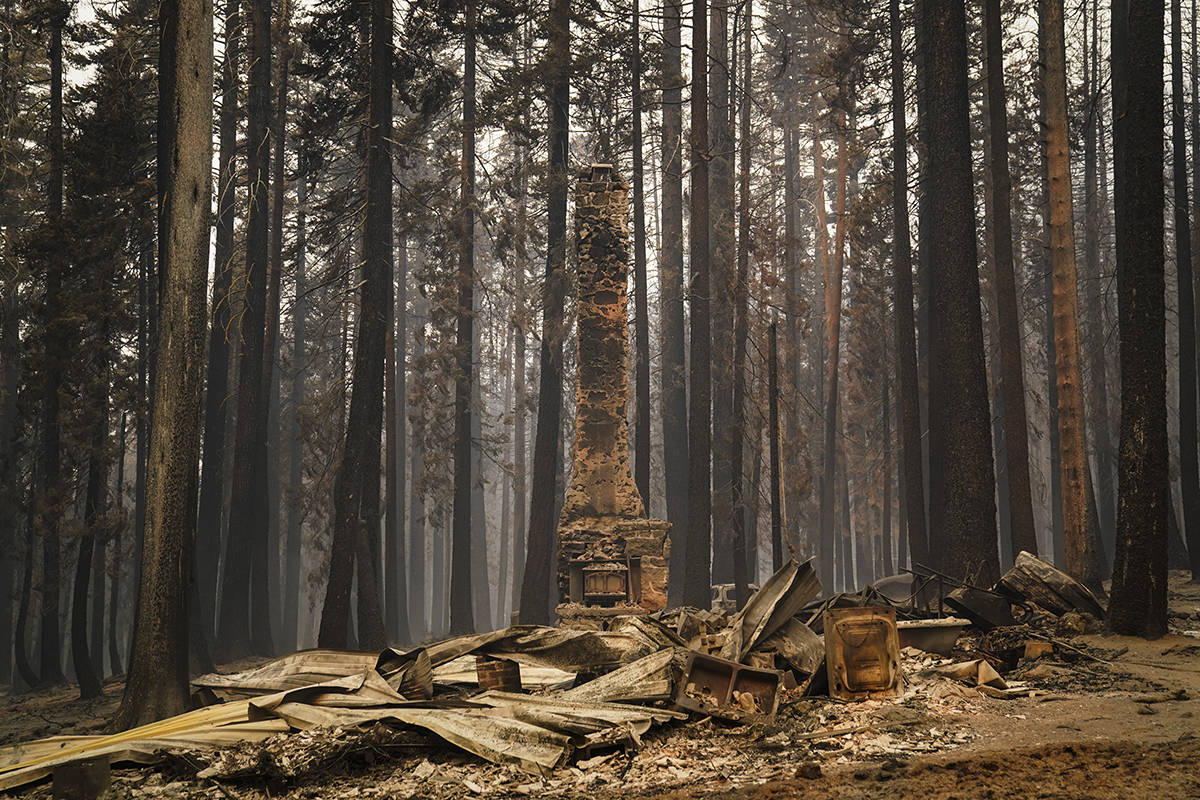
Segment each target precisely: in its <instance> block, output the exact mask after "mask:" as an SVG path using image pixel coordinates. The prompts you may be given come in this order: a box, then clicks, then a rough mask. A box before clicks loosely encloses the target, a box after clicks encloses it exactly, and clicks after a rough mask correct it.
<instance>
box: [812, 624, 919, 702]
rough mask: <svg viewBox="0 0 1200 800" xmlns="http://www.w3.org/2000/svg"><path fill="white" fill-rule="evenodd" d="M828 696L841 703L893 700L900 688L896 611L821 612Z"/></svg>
mask: <svg viewBox="0 0 1200 800" xmlns="http://www.w3.org/2000/svg"><path fill="white" fill-rule="evenodd" d="M824 628H825V668H826V672H827V673H828V675H829V695H830V696H831V697H837V698H840V699H842V700H865V699H867V698H872V697H876V698H879V697H893V696H895V694H896V691H897V689H898V688H899V686H900V680H901V675H900V638H899V636H898V634H897V631H896V609H894V608H891V607H885V606H866V607H863V608H835V609H830V610H829V611H826V612H825V616H824Z"/></svg>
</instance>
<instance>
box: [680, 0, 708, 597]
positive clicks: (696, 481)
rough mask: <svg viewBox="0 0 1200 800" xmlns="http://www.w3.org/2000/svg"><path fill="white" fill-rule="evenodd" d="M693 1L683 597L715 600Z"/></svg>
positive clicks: (701, 92) (700, 61) (701, 39)
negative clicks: (689, 285) (689, 310)
mask: <svg viewBox="0 0 1200 800" xmlns="http://www.w3.org/2000/svg"><path fill="white" fill-rule="evenodd" d="M707 5H708V4H707V2H706V0H693V4H692V100H691V107H692V131H691V146H690V150H691V165H692V173H691V178H692V183H691V188H692V204H691V224H690V225H689V227H688V251H689V253H690V265H691V271H692V275H691V278H692V283H691V342H692V353H691V360H690V362H689V376H690V387H689V388H690V394H689V396H688V532H687V554H686V559H685V563H684V586H683V601H684V603H686V604H687V605H690V606H696V607H697V608H707V607H708V605H709V604H710V603H711V602H712V597H711V594H712V579H711V571H710V567H711V559H712V469H711V458H712V338H711V330H710V317H709V307H710V299H711V298H710V294H709V293H710V289H711V284H710V280H709V279H710V275H709V272H710V269H711V266H710V253H709V245H710V243H709V230H710V229H709V224H710V220H709V213H708V212H709V207H708V202H709V199H708V192H709V172H708V161H709V157H710V153H709V145H708V19H707V17H708V7H707Z"/></svg>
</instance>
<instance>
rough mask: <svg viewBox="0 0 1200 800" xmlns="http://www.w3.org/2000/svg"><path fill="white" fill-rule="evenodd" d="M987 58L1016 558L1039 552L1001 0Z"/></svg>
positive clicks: (991, 0) (988, 5)
mask: <svg viewBox="0 0 1200 800" xmlns="http://www.w3.org/2000/svg"><path fill="white" fill-rule="evenodd" d="M983 20H984V52H985V57H986V60H987V99H988V126H987V145H988V156H989V158H988V168H989V173H990V177H991V190H992V204H991V205H992V209H991V213H992V218H991V227H992V236H991V244H992V252H991V258H990V259H989V260H990V261H991V264H992V273H993V274H992V280H993V284H994V287H995V293H996V317H997V320H996V322H997V325H996V327H997V330H998V332H999V336H998V338H999V350H1000V386H1001V391H1002V393H1003V398H1004V418H1003V422H1004V455H1005V457H1006V467H1007V475H1008V514H1009V524H1010V530H1011V542H1012V558H1014V559H1015V558H1016V557H1017V553H1019V552H1021V551H1022V550H1027V551H1029V552H1030V553H1033V554H1034V555H1037V552H1038V551H1037V531H1036V529H1035V526H1034V522H1033V492H1032V489H1031V486H1030V481H1029V435H1028V423H1027V422H1026V418H1025V374H1024V370H1023V368H1022V366H1021V323H1020V320H1019V318H1018V314H1019V312H1018V308H1017V282H1016V277H1015V271H1014V268H1013V242H1012V239H1013V235H1012V211H1011V209H1012V178H1011V176H1010V174H1009V169H1008V111H1007V107H1006V103H1007V98H1008V95H1007V93H1006V92H1005V89H1004V48H1003V38H1004V37H1003V34H1004V31H1003V27H1002V23H1001V19H1000V0H986V2H985V3H984V15H983Z"/></svg>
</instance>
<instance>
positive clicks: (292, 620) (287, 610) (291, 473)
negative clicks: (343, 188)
mask: <svg viewBox="0 0 1200 800" xmlns="http://www.w3.org/2000/svg"><path fill="white" fill-rule="evenodd" d="M299 167H300V169H299V175H297V178H296V257H295V264H294V271H295V277H294V279H295V298H294V299H293V300H292V387H291V397H290V398H289V403H288V426H287V427H288V488H287V494H286V497H287V499H288V515H287V551H286V552H287V555H286V557H285V561H284V591H283V596H284V607H283V649H284V650H287V649H288V648H297V647H299V646H300V642H299V636H300V630H299V628H300V550H301V547H302V546H303V545H302V544H301V541H302V536H301V534H302V532H303V531H302V526H303V525H304V515H303V513H302V512H301V502H300V500H301V498H300V493H301V491H302V490H303V482H302V481H303V479H302V477H301V476H302V471H303V466H304V450H303V446H302V439H301V431H300V405H301V403H303V402H304V378H305V376H306V375H307V373H308V365H307V363H306V361H307V359H308V356H307V354H306V352H305V348H306V347H307V344H306V342H305V337H306V336H307V319H306V317H307V315H308V298H307V297H306V294H307V292H308V287H307V280H308V279H307V276H306V274H305V271H306V268H307V262H306V260H305V249H306V247H307V244H308V237H307V219H306V217H307V213H308V157H307V154H305V153H303V152H302V153H301V154H300V164H299Z"/></svg>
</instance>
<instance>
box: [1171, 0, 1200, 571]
mask: <svg viewBox="0 0 1200 800" xmlns="http://www.w3.org/2000/svg"><path fill="white" fill-rule="evenodd" d="M1171 96H1172V103H1171V130H1172V134H1171V138H1172V145H1173V155H1172V159H1171V160H1172V162H1173V172H1172V183H1173V184H1174V189H1175V264H1176V267H1175V278H1176V287H1177V290H1178V293H1179V482H1180V493H1181V494H1182V495H1183V530H1184V536H1185V538H1186V540H1187V547H1188V554H1189V562H1190V566H1191V571H1192V580H1197V579H1200V461H1197V449H1196V306H1195V298H1194V295H1193V292H1194V286H1193V283H1192V236H1191V226H1190V223H1189V219H1188V211H1189V208H1190V203H1189V202H1188V173H1187V166H1188V165H1187V126H1186V124H1185V122H1184V105H1185V103H1186V99H1185V98H1184V94H1183V14H1182V11H1181V9H1180V0H1171ZM1195 168H1200V164H1198V165H1196V167H1195Z"/></svg>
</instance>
